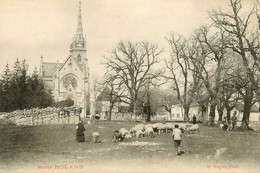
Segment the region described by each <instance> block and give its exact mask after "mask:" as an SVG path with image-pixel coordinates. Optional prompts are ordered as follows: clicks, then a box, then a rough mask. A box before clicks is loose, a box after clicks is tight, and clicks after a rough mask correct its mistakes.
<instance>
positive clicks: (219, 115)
mask: <svg viewBox="0 0 260 173" xmlns="http://www.w3.org/2000/svg"><path fill="white" fill-rule="evenodd" d="M223 112H224V106H218V121H219V122H222V119H223Z"/></svg>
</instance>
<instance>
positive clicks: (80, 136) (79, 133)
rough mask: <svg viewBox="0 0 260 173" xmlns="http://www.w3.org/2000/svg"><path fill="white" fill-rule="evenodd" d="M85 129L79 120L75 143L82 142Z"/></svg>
mask: <svg viewBox="0 0 260 173" xmlns="http://www.w3.org/2000/svg"><path fill="white" fill-rule="evenodd" d="M84 131H85V127H84V124H83V122H82V121H81V120H80V121H79V123H78V124H77V126H76V141H77V142H84V141H85V135H84Z"/></svg>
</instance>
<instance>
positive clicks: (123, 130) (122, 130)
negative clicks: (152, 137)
mask: <svg viewBox="0 0 260 173" xmlns="http://www.w3.org/2000/svg"><path fill="white" fill-rule="evenodd" d="M119 133H120V134H121V135H122V136H123V137H125V135H127V134H130V133H129V131H128V130H126V129H125V128H121V129H120V130H119Z"/></svg>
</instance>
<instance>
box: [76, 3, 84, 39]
mask: <svg viewBox="0 0 260 173" xmlns="http://www.w3.org/2000/svg"><path fill="white" fill-rule="evenodd" d="M76 36H77V37H83V28H82V18H81V2H79V16H78V25H77V32H76Z"/></svg>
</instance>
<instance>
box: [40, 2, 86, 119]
mask: <svg viewBox="0 0 260 173" xmlns="http://www.w3.org/2000/svg"><path fill="white" fill-rule="evenodd" d="M86 53H87V48H86V40H85V37H84V36H83V27H82V17H81V3H79V15H78V23H77V30H76V34H75V35H74V37H73V41H72V43H71V44H70V53H69V55H68V57H67V58H64V61H63V62H62V63H59V62H58V61H57V62H56V63H53V62H44V59H43V56H41V61H40V68H39V74H40V76H41V78H42V80H43V81H44V82H45V84H46V86H47V87H48V88H49V89H50V90H51V93H52V95H53V98H54V100H55V101H56V102H58V101H63V100H67V99H71V100H73V101H74V106H78V107H81V108H82V115H83V116H86V115H87V114H89V113H90V112H89V111H90V92H89V91H90V81H89V77H90V74H89V67H88V59H87V56H86Z"/></svg>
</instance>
